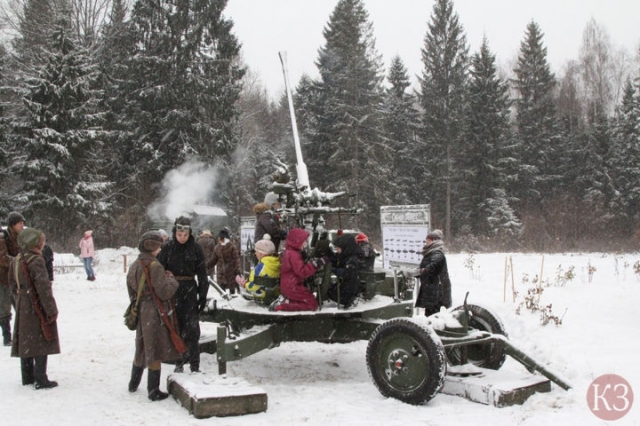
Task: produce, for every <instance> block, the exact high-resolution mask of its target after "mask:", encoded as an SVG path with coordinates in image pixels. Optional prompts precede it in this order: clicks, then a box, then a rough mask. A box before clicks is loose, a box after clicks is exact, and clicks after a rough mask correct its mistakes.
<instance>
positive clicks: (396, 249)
mask: <svg viewBox="0 0 640 426" xmlns="http://www.w3.org/2000/svg"><path fill="white" fill-rule="evenodd" d="M380 226H381V228H382V253H383V263H384V267H385V268H389V266H390V265H389V264H390V262H393V263H395V264H400V265H402V266H404V265H406V266H417V265H419V264H420V261H421V260H422V247H423V246H424V240H425V237H426V236H427V234H428V233H429V228H430V226H431V211H430V208H429V204H416V205H411V206H381V207H380Z"/></svg>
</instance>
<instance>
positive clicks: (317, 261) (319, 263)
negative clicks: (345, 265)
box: [311, 256, 329, 269]
mask: <svg viewBox="0 0 640 426" xmlns="http://www.w3.org/2000/svg"><path fill="white" fill-rule="evenodd" d="M327 263H329V258H328V257H327V256H323V257H316V258H313V259H311V264H312V265H313V266H314V267H315V268H316V269H321V268H322V267H324V265H326V264H327Z"/></svg>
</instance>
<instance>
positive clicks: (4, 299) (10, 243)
mask: <svg viewBox="0 0 640 426" xmlns="http://www.w3.org/2000/svg"><path fill="white" fill-rule="evenodd" d="M24 224H25V220H24V217H23V216H22V215H21V214H20V213H18V212H11V213H9V216H7V229H3V230H2V232H1V233H0V237H1V238H0V327H2V338H3V343H4V345H5V346H11V305H12V304H13V300H12V297H11V291H10V289H9V264H11V261H12V260H13V258H14V257H16V256H17V255H18V253H19V252H20V247H19V246H18V234H20V232H22V230H23V229H24Z"/></svg>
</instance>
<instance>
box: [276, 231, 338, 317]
mask: <svg viewBox="0 0 640 426" xmlns="http://www.w3.org/2000/svg"><path fill="white" fill-rule="evenodd" d="M308 238H309V233H308V232H307V231H305V230H304V229H302V228H294V229H292V230H291V231H290V232H289V235H287V239H286V247H285V250H284V253H282V260H281V266H280V293H282V294H281V296H280V297H279V298H278V299H276V301H275V302H273V303H272V304H271V305H270V306H269V310H274V311H315V310H316V309H318V301H317V300H316V297H315V296H314V294H313V293H312V292H311V290H309V289H308V288H307V286H305V284H304V281H305V280H306V279H307V278H309V277H311V276H312V275H313V274H315V273H316V271H317V270H318V269H320V268H322V267H324V265H326V264H327V262H328V259H327V258H326V257H319V258H313V259H311V260H310V261H308V262H305V261H304V259H303V258H302V250H304V248H305V247H306V245H307V239H308Z"/></svg>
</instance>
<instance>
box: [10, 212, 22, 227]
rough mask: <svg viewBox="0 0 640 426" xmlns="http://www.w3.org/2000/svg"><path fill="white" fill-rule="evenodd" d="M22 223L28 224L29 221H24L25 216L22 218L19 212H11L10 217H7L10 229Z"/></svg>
mask: <svg viewBox="0 0 640 426" xmlns="http://www.w3.org/2000/svg"><path fill="white" fill-rule="evenodd" d="M20 222H24V223H27V221H26V220H24V216H22V215H21V214H20V213H18V212H11V213H9V216H7V225H9V227H12V226H14V225H15V224H16V223H20Z"/></svg>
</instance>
